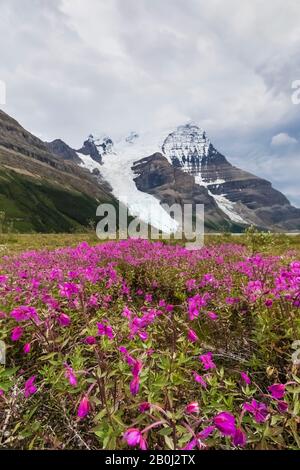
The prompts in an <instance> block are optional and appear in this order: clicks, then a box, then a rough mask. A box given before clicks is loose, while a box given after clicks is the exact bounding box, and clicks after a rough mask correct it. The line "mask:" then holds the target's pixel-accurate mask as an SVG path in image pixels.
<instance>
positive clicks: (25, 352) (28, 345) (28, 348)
mask: <svg viewBox="0 0 300 470" xmlns="http://www.w3.org/2000/svg"><path fill="white" fill-rule="evenodd" d="M30 350H31V345H30V343H26V344H24V347H23V352H24V354H29V353H30Z"/></svg>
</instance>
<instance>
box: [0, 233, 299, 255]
mask: <svg viewBox="0 0 300 470" xmlns="http://www.w3.org/2000/svg"><path fill="white" fill-rule="evenodd" d="M255 237H258V238H259V237H260V238H259V239H258V241H257V243H260V251H263V252H265V253H272V254H282V253H284V252H285V251H286V250H287V249H291V250H296V251H297V252H300V235H285V234H277V235H276V234H272V235H270V236H269V237H268V238H267V240H266V242H265V244H264V245H263V244H262V241H261V238H262V237H261V235H258V234H255V235H254V236H253V237H252V238H253V239H254V240H255ZM83 241H86V242H87V243H88V244H89V245H91V246H94V245H97V244H98V243H102V242H101V240H99V239H98V238H97V236H96V233H95V231H93V230H87V231H86V232H83V233H82V232H78V233H30V234H24V233H10V234H6V233H3V234H0V253H2V254H12V253H20V252H22V251H31V250H41V249H47V250H54V249H56V248H63V247H67V246H71V247H74V246H76V245H78V244H79V243H81V242H83ZM170 243H174V242H172V241H171V242H170ZM177 243H180V242H177ZM224 243H234V244H241V245H245V246H250V245H251V243H252V244H253V243H254V241H253V240H252V241H251V237H250V236H249V235H247V234H241V235H238V236H236V235H233V234H220V235H210V234H208V235H205V245H206V246H211V245H221V244H224ZM254 248H255V247H254ZM254 251H255V250H254Z"/></svg>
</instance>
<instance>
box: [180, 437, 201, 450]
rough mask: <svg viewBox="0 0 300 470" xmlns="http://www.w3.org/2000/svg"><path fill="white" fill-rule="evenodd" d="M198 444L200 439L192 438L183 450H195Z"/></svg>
mask: <svg viewBox="0 0 300 470" xmlns="http://www.w3.org/2000/svg"><path fill="white" fill-rule="evenodd" d="M197 444H198V439H195V438H194V439H192V440H191V441H189V442H188V443H187V444H186V445H185V446H184V447H183V448H182V449H181V450H194V449H195V447H196V445H197Z"/></svg>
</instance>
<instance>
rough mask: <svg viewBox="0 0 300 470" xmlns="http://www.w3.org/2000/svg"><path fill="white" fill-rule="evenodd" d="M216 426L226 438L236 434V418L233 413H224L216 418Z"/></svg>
mask: <svg viewBox="0 0 300 470" xmlns="http://www.w3.org/2000/svg"><path fill="white" fill-rule="evenodd" d="M214 424H215V426H216V428H218V430H219V431H220V432H221V433H222V434H224V435H225V436H233V435H234V434H235V417H234V416H233V415H232V414H231V413H227V412H226V411H222V412H221V413H219V414H217V416H215V417H214Z"/></svg>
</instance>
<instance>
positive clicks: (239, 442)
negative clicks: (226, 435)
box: [232, 429, 247, 447]
mask: <svg viewBox="0 0 300 470" xmlns="http://www.w3.org/2000/svg"><path fill="white" fill-rule="evenodd" d="M246 440H247V439H246V434H245V433H244V432H243V431H242V430H241V429H236V431H235V433H234V435H233V436H232V442H233V444H234V445H235V446H236V447H238V446H239V447H244V446H245V444H246Z"/></svg>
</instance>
